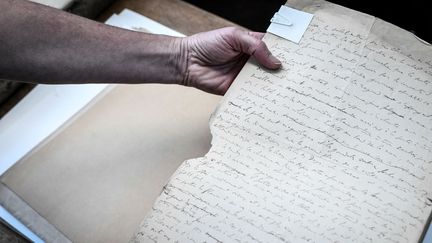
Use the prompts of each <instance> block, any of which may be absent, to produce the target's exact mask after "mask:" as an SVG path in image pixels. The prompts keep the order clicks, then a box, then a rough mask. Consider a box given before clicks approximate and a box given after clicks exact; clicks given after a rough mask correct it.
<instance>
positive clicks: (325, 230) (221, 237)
mask: <svg viewBox="0 0 432 243" xmlns="http://www.w3.org/2000/svg"><path fill="white" fill-rule="evenodd" d="M316 2H318V3H319V4H316ZM300 4H301V3H300ZM304 10H305V11H309V12H311V13H314V18H313V20H312V22H311V25H310V26H309V28H308V30H307V31H306V33H305V34H304V36H303V38H302V40H301V42H300V43H299V44H298V45H297V44H294V43H292V42H289V41H286V40H284V39H281V38H279V37H276V36H274V35H271V34H267V35H266V36H265V41H266V43H267V44H268V45H269V47H270V49H271V50H272V52H273V53H274V54H275V55H276V56H277V57H278V58H279V59H280V60H282V62H283V69H282V70H280V71H277V72H270V71H268V70H263V69H262V68H261V67H259V66H258V65H256V64H254V63H253V62H249V63H248V64H246V66H245V67H244V69H243V70H242V72H241V73H240V74H239V76H238V77H237V79H236V80H235V82H234V83H233V85H232V87H231V88H230V90H229V92H228V93H227V95H226V96H225V97H224V100H223V101H222V103H221V104H220V106H219V107H218V109H217V110H216V111H215V113H214V115H213V117H212V119H211V122H210V127H211V131H212V134H213V141H212V148H211V150H210V151H209V152H208V154H207V155H206V156H205V157H203V158H198V159H193V160H189V161H186V162H184V163H183V164H182V166H181V167H180V168H179V169H178V170H177V172H176V173H175V174H174V175H173V176H172V178H171V180H170V182H169V183H168V184H167V186H166V187H165V189H164V190H163V192H162V193H161V196H160V197H159V199H158V200H157V202H156V203H155V205H154V207H153V210H152V211H151V212H150V214H149V215H148V216H147V217H146V218H145V220H144V221H143V223H142V224H141V226H140V229H139V230H138V232H137V234H136V235H135V236H134V238H133V239H132V241H136V242H140V241H143V242H354V241H355V242H418V241H419V239H420V236H421V234H422V231H423V230H424V228H425V224H426V221H427V218H428V217H429V215H430V214H431V210H432V199H431V198H432V196H431V194H432V49H431V47H428V46H425V45H423V44H421V43H419V42H417V41H416V39H415V37H414V36H412V35H411V34H409V33H408V32H406V31H403V30H401V29H399V28H397V27H395V26H392V25H391V24H388V23H386V22H384V21H381V20H379V19H376V18H374V17H372V16H369V15H365V14H362V13H359V12H355V11H352V10H349V9H346V8H343V7H340V6H337V5H334V4H330V3H326V2H323V1H315V2H313V3H312V4H310V5H307V6H304Z"/></svg>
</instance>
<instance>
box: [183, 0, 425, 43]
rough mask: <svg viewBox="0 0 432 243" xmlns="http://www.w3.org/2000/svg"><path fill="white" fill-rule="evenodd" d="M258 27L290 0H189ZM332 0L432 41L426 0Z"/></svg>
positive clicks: (262, 26) (263, 26) (201, 6)
mask: <svg viewBox="0 0 432 243" xmlns="http://www.w3.org/2000/svg"><path fill="white" fill-rule="evenodd" d="M185 1H186V2H189V3H191V4H193V5H195V6H197V7H200V8H202V9H205V10H207V11H209V12H212V13H214V14H216V15H219V16H221V17H223V18H226V19H228V20H231V21H232V22H235V23H237V24H240V25H242V26H245V27H247V28H249V29H251V30H254V31H261V32H264V31H265V30H266V29H267V27H268V25H269V21H270V19H271V17H272V15H273V13H274V12H276V11H277V10H278V9H279V7H280V5H282V4H285V2H286V0H218V1H214V0H185ZM330 2H333V3H336V4H339V5H342V6H345V7H348V8H351V9H354V10H357V11H360V12H364V13H368V14H370V15H373V16H376V17H379V18H381V19H383V20H385V21H387V22H390V23H392V24H395V25H397V26H399V27H401V28H403V29H405V30H408V31H411V32H412V33H414V34H415V35H417V36H418V37H420V38H421V39H423V40H425V41H427V42H429V43H432V18H431V15H432V8H431V7H426V6H430V1H428V2H429V4H427V1H426V0H414V1H372V0H362V1H347V0H330Z"/></svg>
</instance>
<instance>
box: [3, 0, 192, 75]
mask: <svg viewBox="0 0 432 243" xmlns="http://www.w3.org/2000/svg"><path fill="white" fill-rule="evenodd" d="M0 12H1V14H0V57H1V58H0V79H10V80H20V81H29V82H36V83H88V82H104V83H115V82H122V83H145V82H158V83H180V82H181V81H182V79H183V78H184V77H183V76H184V73H185V69H186V67H185V65H186V64H185V63H184V61H182V59H183V58H184V54H182V52H184V50H183V51H182V48H181V41H179V40H178V39H175V38H172V37H166V36H158V35H149V34H143V33H138V32H133V31H127V30H121V29H118V28H114V27H110V26H106V25H104V24H100V23H97V22H94V21H90V20H87V19H84V18H81V17H78V16H74V15H71V14H68V13H65V12H62V11H57V10H53V9H51V8H48V7H44V6H41V5H37V4H33V3H30V2H25V1H21V0H19V1H17V0H15V1H13V0H1V1H0Z"/></svg>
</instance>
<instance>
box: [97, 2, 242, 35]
mask: <svg viewBox="0 0 432 243" xmlns="http://www.w3.org/2000/svg"><path fill="white" fill-rule="evenodd" d="M125 8H128V9H130V10H133V11H135V12H138V13H140V14H143V15H145V16H147V17H149V18H151V19H153V20H156V21H158V22H159V23H161V24H163V25H166V26H167V27H170V28H172V29H174V30H176V31H178V32H180V33H183V34H185V35H192V34H195V33H198V32H203V31H208V30H212V29H217V28H222V27H227V26H238V25H236V24H234V23H232V22H230V21H228V20H225V19H223V18H221V17H218V16H216V15H214V14H211V13H209V12H206V11H204V10H202V9H200V8H197V7H195V6H193V5H191V4H189V3H186V2H183V1H180V0H121V1H117V2H115V3H114V4H113V5H112V6H111V7H110V8H108V9H107V10H106V11H105V12H104V13H103V14H102V15H101V16H100V17H99V21H101V22H103V21H105V20H106V19H108V18H109V17H110V16H111V15H112V14H113V13H120V12H121V11H122V10H123V9H125Z"/></svg>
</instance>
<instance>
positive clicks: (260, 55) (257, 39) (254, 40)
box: [235, 30, 282, 69]
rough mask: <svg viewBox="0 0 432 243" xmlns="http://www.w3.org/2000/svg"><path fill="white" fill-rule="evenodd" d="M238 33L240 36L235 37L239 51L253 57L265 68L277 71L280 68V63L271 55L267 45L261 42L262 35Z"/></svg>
mask: <svg viewBox="0 0 432 243" xmlns="http://www.w3.org/2000/svg"><path fill="white" fill-rule="evenodd" d="M239 32H240V34H238V35H235V36H237V41H238V45H239V47H240V51H242V52H245V53H247V54H249V55H251V56H253V57H255V59H256V60H257V61H258V62H259V63H260V64H261V65H263V66H264V67H266V68H269V69H278V68H280V67H281V65H282V63H281V61H279V60H278V59H277V58H276V57H274V56H273V55H272V54H271V52H270V50H269V49H268V48H267V45H266V44H265V43H264V41H262V40H261V38H262V37H263V36H264V33H257V32H246V31H242V30H240V31H239Z"/></svg>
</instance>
